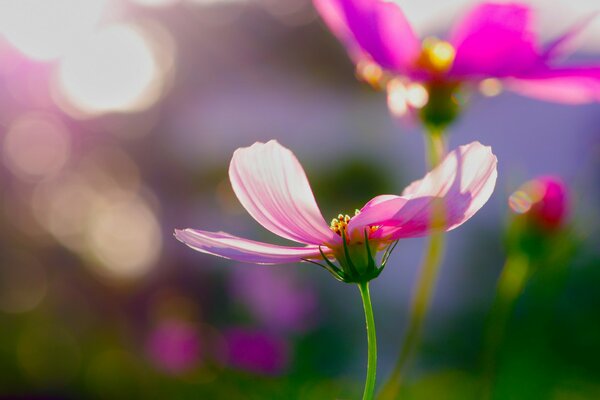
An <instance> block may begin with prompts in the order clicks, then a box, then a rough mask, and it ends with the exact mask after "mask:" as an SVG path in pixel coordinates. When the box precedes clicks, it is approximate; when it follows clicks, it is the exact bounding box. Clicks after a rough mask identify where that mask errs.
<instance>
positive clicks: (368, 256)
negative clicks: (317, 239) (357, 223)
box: [304, 226, 398, 283]
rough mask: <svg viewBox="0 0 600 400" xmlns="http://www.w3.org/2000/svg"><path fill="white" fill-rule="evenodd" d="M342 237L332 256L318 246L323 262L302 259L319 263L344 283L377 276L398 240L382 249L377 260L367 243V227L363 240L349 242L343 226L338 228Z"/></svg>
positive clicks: (359, 281) (364, 280) (366, 279)
mask: <svg viewBox="0 0 600 400" xmlns="http://www.w3.org/2000/svg"><path fill="white" fill-rule="evenodd" d="M340 234H341V237H342V247H341V249H335V250H333V257H332V256H331V255H329V256H328V255H327V254H325V252H324V251H323V249H322V248H321V247H319V251H320V253H321V257H322V260H323V262H324V264H322V263H320V262H318V261H315V260H309V259H304V261H307V262H310V263H312V264H316V265H319V266H320V267H322V268H324V269H326V270H327V271H328V272H329V273H331V274H332V275H333V276H334V278H336V279H337V280H339V281H341V282H346V283H366V282H369V281H371V280H373V279H375V278H377V277H378V276H379V274H381V272H382V271H383V269H384V268H385V266H386V264H387V261H388V259H389V257H390V254H391V253H392V251H393V250H394V248H395V247H396V244H397V243H398V241H395V242H393V243H392V244H390V245H389V246H388V247H387V248H386V249H385V251H384V253H383V256H382V257H381V261H379V262H378V261H377V257H376V255H377V254H376V251H374V249H373V247H372V245H371V244H370V243H369V233H368V229H365V232H364V242H362V243H349V241H348V240H347V237H346V230H345V226H344V229H341V230H340Z"/></svg>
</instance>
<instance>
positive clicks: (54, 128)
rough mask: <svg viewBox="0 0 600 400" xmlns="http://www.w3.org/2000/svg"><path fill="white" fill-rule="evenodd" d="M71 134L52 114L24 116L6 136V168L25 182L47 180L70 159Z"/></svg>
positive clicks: (11, 126)
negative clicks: (27, 180)
mask: <svg viewBox="0 0 600 400" xmlns="http://www.w3.org/2000/svg"><path fill="white" fill-rule="evenodd" d="M70 152H71V142H70V136H69V132H67V129H66V128H65V126H64V125H63V124H62V123H61V122H60V121H59V120H58V119H57V118H55V117H53V116H52V115H49V114H35V113H32V114H25V115H23V116H21V117H20V118H18V119H17V120H15V121H14V122H13V123H12V124H11V125H10V127H9V128H8V132H7V133H6V135H5V136H4V143H3V153H4V154H3V156H4V162H5V164H6V166H7V167H8V168H9V169H10V170H11V171H12V172H13V173H14V174H15V175H17V176H19V177H22V178H25V179H27V178H35V179H39V178H44V177H47V176H50V175H53V174H55V173H56V172H58V171H59V170H60V169H61V168H62V167H63V166H64V165H65V164H66V162H67V160H68V159H69V155H70Z"/></svg>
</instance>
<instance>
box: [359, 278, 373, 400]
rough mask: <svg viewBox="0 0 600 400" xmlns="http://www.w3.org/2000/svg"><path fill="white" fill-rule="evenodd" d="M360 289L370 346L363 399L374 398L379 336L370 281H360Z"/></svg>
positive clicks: (369, 399)
mask: <svg viewBox="0 0 600 400" xmlns="http://www.w3.org/2000/svg"><path fill="white" fill-rule="evenodd" d="M358 289H359V290H360V297H362V302H363V307H364V309H365V319H366V323H367V341H368V347H369V350H368V351H369V353H368V357H367V379H366V381H365V391H364V393H363V400H372V399H373V397H374V394H375V377H376V375H377V336H376V334H375V318H374V317H373V306H372V305H371V295H370V293H369V282H361V283H359V284H358Z"/></svg>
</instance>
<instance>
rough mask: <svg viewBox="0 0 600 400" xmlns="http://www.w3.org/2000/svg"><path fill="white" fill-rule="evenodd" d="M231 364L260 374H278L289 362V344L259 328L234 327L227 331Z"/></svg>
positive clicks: (233, 366) (226, 339)
mask: <svg viewBox="0 0 600 400" xmlns="http://www.w3.org/2000/svg"><path fill="white" fill-rule="evenodd" d="M225 341H226V343H227V350H228V360H229V365H230V366H231V367H232V368H236V369H241V370H244V371H248V372H254V373H258V374H267V375H276V374H280V373H282V372H284V370H285V369H286V367H287V366H288V364H289V361H290V360H289V348H288V344H287V343H286V342H285V341H284V340H283V339H281V338H279V337H277V336H275V335H273V334H270V333H266V332H262V331H259V330H253V329H246V328H232V329H229V330H228V331H226V332H225Z"/></svg>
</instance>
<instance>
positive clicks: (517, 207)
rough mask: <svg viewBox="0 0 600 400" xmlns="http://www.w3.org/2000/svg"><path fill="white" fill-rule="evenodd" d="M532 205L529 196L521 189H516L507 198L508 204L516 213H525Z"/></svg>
mask: <svg viewBox="0 0 600 400" xmlns="http://www.w3.org/2000/svg"><path fill="white" fill-rule="evenodd" d="M532 205H533V201H532V200H531V197H529V195H528V194H527V193H526V192H524V191H522V190H517V191H516V192H514V193H513V194H511V195H510V197H509V198H508V206H509V207H510V209H511V210H513V211H514V212H516V213H517V214H525V213H526V212H527V211H529V210H530V209H531V206H532Z"/></svg>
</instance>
